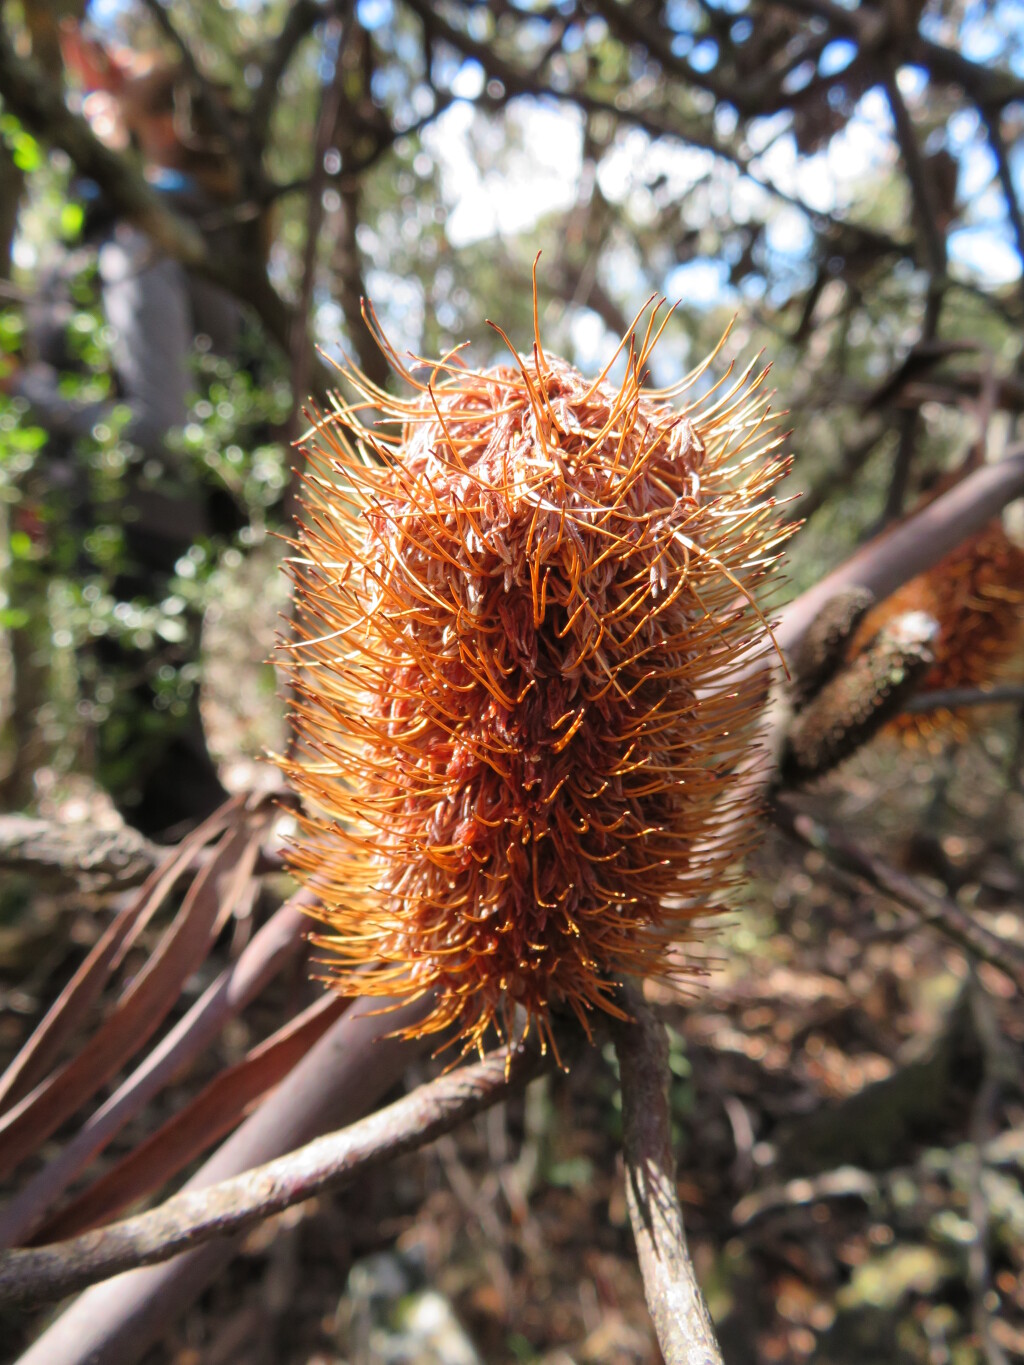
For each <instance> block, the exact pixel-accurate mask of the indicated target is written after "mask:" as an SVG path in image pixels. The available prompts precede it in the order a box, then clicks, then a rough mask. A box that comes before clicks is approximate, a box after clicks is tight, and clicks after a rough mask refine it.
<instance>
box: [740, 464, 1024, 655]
mask: <svg viewBox="0 0 1024 1365" xmlns="http://www.w3.org/2000/svg"><path fill="white" fill-rule="evenodd" d="M1022 495H1024V445H1016V446H1013V447H1012V448H1011V449H1010V450H1008V451H1007V452H1006V454H1005V456H1004V457H1003V459H1001V460H999V461H997V462H996V463H995V464H989V465H985V466H983V467H982V468H981V469H977V470H975V471H974V472H973V473H971V474H969V475H968V476H967V478H965V479H961V481H960V482H959V483H958V484H957V485H956V486H955V487H954V488H951V489H950V490H949V492H948V493H944V494H942V496H941V497H938V498H936V499H935V501H934V502H932V503H929V505H928V506H927V507H925V508H924V509H923V510H922V511H920V512H918V513H917V514H916V516H912V517H910V518H909V519H908V520H907V521H905V522H903V523H902V524H900V525H898V526H895V527H894V528H893V529H892V530H891V531H888V532H886V534H885V535H883V536H881V537H879V538H878V539H876V540H872V541H870V542H869V543H868V544H867V545H865V546H863V547H862V548H861V549H860V550H858V551H857V553H856V554H854V555H851V556H850V558H849V559H848V560H846V562H845V563H843V564H840V566H839V567H838V568H837V569H834V570H833V571H832V573H830V574H828V575H826V577H825V578H823V579H821V580H820V582H818V583H816V584H815V585H814V587H813V588H809V589H808V590H807V592H805V593H801V595H800V596H799V597H798V598H795V599H794V601H792V602H790V603H789V605H788V606H786V607H785V608H783V611H782V616H781V619H780V621H779V624H778V625H777V626H776V628H775V638H776V640H777V641H778V643H779V646H780V648H781V649H782V650H784V651H786V652H789V651H791V650H793V649H794V648H795V647H796V646H797V645H798V644H799V642H800V640H801V639H802V638H803V636H804V634H805V632H806V631H807V629H808V628H809V627H810V625H811V622H812V621H813V620H814V619H815V617H816V616H817V615H818V612H819V611H820V610H821V608H822V607H823V606H824V604H825V603H826V602H827V601H828V600H829V598H830V597H835V596H836V594H837V593H840V592H843V591H845V590H846V589H848V588H852V587H860V588H866V589H867V590H868V592H870V593H871V594H872V595H873V596H874V597H876V598H877V599H878V600H879V601H882V600H883V599H884V598H886V597H888V596H889V595H890V594H891V593H893V592H895V591H896V589H897V588H899V587H901V586H902V585H903V584H904V583H907V582H909V581H910V579H912V578H915V577H916V576H917V575H918V574H919V573H924V571H925V570H926V569H930V568H931V567H932V565H933V564H937V563H938V562H939V560H940V559H942V558H943V556H944V555H947V554H948V553H949V551H950V550H952V549H955V548H956V546H957V545H959V544H960V543H961V541H963V540H966V539H967V537H968V536H970V535H973V534H974V532H975V531H980V530H981V528H982V527H983V526H984V525H985V524H986V523H987V522H989V521H991V520H992V518H993V517H994V516H998V514H999V513H1000V512H1001V511H1002V510H1003V508H1004V507H1005V506H1006V505H1007V504H1008V503H1010V502H1013V501H1014V499H1016V498H1019V497H1021V496H1022ZM759 666H760V665H759Z"/></svg>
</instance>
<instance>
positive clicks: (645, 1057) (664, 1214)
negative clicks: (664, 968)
mask: <svg viewBox="0 0 1024 1365" xmlns="http://www.w3.org/2000/svg"><path fill="white" fill-rule="evenodd" d="M623 1004H624V1006H625V1008H626V1010H627V1011H628V1013H629V1014H630V1015H631V1016H632V1017H631V1018H630V1019H628V1020H615V1021H613V1024H612V1036H613V1038H614V1041H615V1051H616V1055H617V1056H618V1059H619V1074H620V1081H621V1087H622V1121H623V1140H624V1155H625V1163H626V1202H627V1204H628V1206H629V1216H630V1221H631V1222H632V1224H633V1234H634V1236H635V1238H636V1247H637V1255H638V1257H639V1261H640V1271H641V1274H642V1275H643V1280H644V1294H645V1295H646V1298H647V1307H648V1308H649V1309H650V1313H651V1317H652V1319H653V1321H654V1328H655V1331H656V1332H657V1335H658V1345H659V1346H660V1347H661V1351H662V1354H663V1356H664V1357H665V1362H666V1365H722V1353H721V1350H720V1348H719V1346H718V1342H717V1339H716V1337H715V1329H714V1325H713V1324H712V1321H711V1314H710V1313H709V1311H708V1306H707V1304H706V1303H705V1302H704V1296H703V1294H702V1293H701V1291H700V1286H699V1285H698V1283H697V1276H696V1273H695V1271H694V1268H693V1262H692V1261H691V1259H690V1253H689V1251H688V1249H687V1246H686V1229H685V1227H684V1225H683V1210H682V1207H681V1205H680V1203H679V1194H678V1191H677V1189H676V1163H675V1156H674V1155H673V1152H672V1120H671V1112H670V1109H669V1098H668V1096H669V1081H670V1072H669V1067H668V1038H667V1036H666V1033H665V1027H664V1025H663V1024H662V1023H661V1022H660V1021H659V1020H658V1018H657V1017H656V1015H655V1014H654V1011H653V1010H652V1009H651V1007H650V1006H649V1005H647V1004H646V1003H645V1001H644V999H643V997H642V996H641V994H640V992H639V991H638V990H637V989H636V988H635V987H628V988H627V989H626V990H625V991H624V1000H623Z"/></svg>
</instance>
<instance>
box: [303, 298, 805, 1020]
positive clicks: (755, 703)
mask: <svg viewBox="0 0 1024 1365" xmlns="http://www.w3.org/2000/svg"><path fill="white" fill-rule="evenodd" d="M637 321H638V322H639V318H638V319H637ZM663 326H664V324H662V327H663ZM496 330H497V329H496ZM661 331H662V328H661V327H656V326H655V319H654V318H652V320H651V323H650V324H649V326H648V328H647V332H646V335H645V337H644V340H643V344H642V345H641V346H640V347H639V349H638V348H637V344H636V340H635V338H634V337H632V336H630V337H627V338H624V341H623V343H622V346H620V348H619V350H620V351H621V350H622V349H623V346H625V348H626V350H627V359H628V364H627V365H626V371H625V376H624V378H623V381H622V384H621V386H620V387H619V388H616V387H615V386H614V385H612V384H611V383H610V382H609V380H608V378H607V373H608V372H607V370H606V371H604V372H602V375H601V376H600V377H599V378H598V379H597V380H594V381H593V382H590V381H588V380H586V379H584V377H583V376H582V375H581V374H579V373H578V372H577V371H576V370H575V369H573V368H572V366H570V365H568V364H567V363H566V362H565V361H563V360H561V359H559V358H557V357H555V356H551V355H548V354H546V353H545V351H544V348H543V347H542V345H541V344H540V338H539V335H538V336H537V337H536V338H535V345H534V348H533V352H532V356H531V358H530V359H529V360H527V359H525V358H524V357H521V356H518V355H516V354H515V352H513V355H514V358H515V364H513V365H499V366H497V367H495V368H494V369H491V370H488V371H485V372H477V371H473V370H470V369H468V368H466V367H464V366H463V364H462V362H461V360H460V359H459V358H458V357H457V356H455V355H454V353H453V354H452V355H451V356H449V357H447V358H446V359H445V360H443V361H441V362H434V363H432V364H428V362H418V363H422V364H424V365H426V366H427V373H429V374H430V375H431V382H430V383H429V384H426V385H425V384H422V383H420V382H419V381H418V380H416V379H415V378H414V377H413V375H412V374H411V373H410V371H409V370H408V369H407V368H406V367H405V366H404V364H402V362H400V361H398V358H397V356H394V355H393V352H392V351H391V349H390V348H389V347H388V345H387V343H386V342H384V341H383V340H382V343H381V344H382V346H383V347H384V349H385V353H387V354H389V355H391V356H392V358H393V359H394V361H395V362H396V367H397V368H399V372H400V374H401V375H402V376H403V377H404V378H405V379H406V380H407V381H408V382H409V383H410V385H411V386H412V388H413V389H414V391H415V392H414V396H413V397H412V398H411V399H409V398H405V399H391V398H389V397H387V396H386V395H384V394H383V393H381V392H380V391H377V390H374V389H373V388H372V387H371V386H370V385H369V384H368V383H367V381H365V380H364V379H363V377H362V376H361V375H359V374H355V373H351V374H348V376H347V377H348V378H349V380H350V381H351V382H352V383H353V384H354V386H355V387H356V389H357V391H359V392H360V393H361V394H362V395H363V397H364V398H365V399H366V403H359V404H356V405H344V404H342V403H340V402H338V403H336V404H335V407H334V411H333V412H332V413H331V414H330V415H329V416H326V417H324V418H322V419H321V420H320V421H319V422H318V423H316V424H315V426H314V430H313V440H312V446H311V450H310V457H311V460H312V461H313V464H314V468H315V474H314V475H313V476H311V477H310V478H309V479H307V481H306V490H307V491H306V515H305V518H304V524H303V526H302V528H301V530H300V532H299V535H298V540H297V554H296V558H295V563H294V568H293V579H294V587H295V597H296V610H297V615H298V622H297V626H298V628H297V630H296V638H295V639H294V640H293V641H292V642H290V643H288V644H287V645H283V646H282V654H283V656H284V659H285V667H286V669H287V670H288V671H289V673H290V675H291V677H292V680H293V683H294V691H295V694H296V696H297V697H298V698H299V702H298V704H297V705H296V707H295V709H294V714H293V717H292V723H293V725H294V726H295V732H296V745H295V751H294V757H293V758H292V759H291V760H290V761H288V762H286V763H285V764H284V766H285V769H286V771H287V773H288V775H289V777H290V779H291V781H292V783H293V785H294V787H295V788H296V790H297V791H298V792H299V793H300V794H301V796H302V797H303V798H304V801H305V805H306V809H307V812H308V813H307V815H306V816H305V818H304V829H303V833H302V835H301V836H300V838H299V840H298V841H297V844H296V847H295V849H294V850H293V853H292V861H293V865H294V866H295V868H296V870H297V871H298V872H299V873H300V874H301V875H302V876H303V878H304V880H305V881H306V882H307V883H308V884H309V886H310V887H311V889H312V890H314V891H315V893H316V894H317V896H318V897H319V899H320V903H321V906H322V909H321V911H320V912H319V913H320V915H321V916H322V918H323V920H324V922H325V925H326V930H325V933H324V934H323V935H322V936H321V937H320V938H319V940H318V942H319V944H320V946H321V947H322V948H323V949H324V950H325V953H326V954H327V961H328V963H329V966H330V970H331V973H332V977H333V980H334V982H335V984H336V985H337V987H338V989H339V990H342V991H345V992H349V993H354V994H358V995H365V996H374V995H379V996H391V997H394V996H395V995H399V996H405V997H412V996H417V995H422V994H424V993H426V992H433V993H434V998H435V1001H436V1003H435V1005H434V1008H433V1011H432V1013H431V1015H430V1017H429V1018H428V1019H427V1021H426V1022H425V1023H424V1024H423V1025H422V1026H421V1031H423V1032H435V1031H437V1032H440V1031H442V1030H447V1029H449V1028H454V1030H455V1033H456V1036H457V1037H459V1038H461V1040H462V1041H463V1044H464V1046H465V1047H480V1046H482V1043H483V1038H484V1035H485V1034H486V1032H487V1031H488V1029H489V1028H491V1027H492V1026H494V1027H495V1028H496V1029H497V1031H498V1033H499V1034H500V1035H501V1036H502V1037H503V1038H504V1039H506V1040H508V1041H509V1042H511V1041H512V1040H513V1036H514V1019H515V1013H516V1010H517V1008H519V1007H521V1009H522V1010H523V1012H524V1014H525V1018H526V1027H527V1028H529V1027H530V1026H531V1024H532V1025H533V1026H535V1027H538V1028H539V1029H540V1032H541V1036H542V1039H543V1040H544V1041H545V1042H551V1043H553V1042H554V1039H553V1035H552V1031H551V1024H550V1013H551V1011H553V1010H568V1011H571V1012H572V1013H573V1014H574V1015H575V1016H576V1017H577V1018H578V1019H579V1021H580V1023H581V1024H582V1026H583V1027H584V1029H586V1030H587V1031H588V1032H589V1020H590V1017H591V1016H592V1013H593V1011H594V1010H595V1009H596V1010H604V1011H607V1012H609V1013H612V1014H617V1013H618V1008H617V1006H616V1005H615V1003H614V999H613V995H614V990H615V987H616V984H617V983H618V981H620V980H621V979H622V977H623V976H626V975H636V976H641V977H645V976H651V975H657V976H663V977H667V976H678V975H682V974H684V973H686V972H687V971H688V970H690V971H691V972H692V970H693V968H692V967H690V968H688V967H687V964H686V963H685V961H684V960H682V959H681V957H680V954H679V953H678V952H676V951H673V949H674V945H676V944H677V943H679V942H681V941H685V940H686V939H687V938H691V939H692V938H693V936H694V933H695V930H694V927H693V921H694V920H695V919H696V918H698V917H700V916H704V915H706V914H708V913H709V912H711V911H713V910H715V909H718V908H720V907H721V905H722V903H723V900H725V899H727V895H728V891H729V889H730V887H731V886H732V885H733V884H734V883H735V880H736V877H737V866H738V862H739V860H740V859H741V857H742V855H743V853H744V851H745V849H746V847H747V845H748V844H749V842H750V840H751V838H752V835H753V827H754V815H755V813H756V812H755V810H754V809H753V808H751V809H750V811H749V816H750V818H749V819H748V820H746V821H742V820H735V819H730V821H729V823H728V828H729V836H728V840H727V842H723V841H722V840H721V839H717V840H716V838H715V822H716V818H719V817H720V815H721V811H722V809H723V808H725V807H727V806H728V805H729V803H730V802H735V800H736V799H737V795H738V789H737V787H736V780H735V778H734V776H733V771H734V769H735V767H736V764H737V760H738V759H739V758H740V757H741V756H742V755H743V753H744V751H745V749H746V748H747V746H748V744H749V743H750V739H751V734H752V730H753V726H754V724H755V722H756V720H757V717H758V714H759V712H760V709H761V707H762V705H763V703H764V688H763V681H762V679H760V678H758V677H756V676H753V677H752V676H751V670H750V669H749V668H745V669H744V670H743V671H744V674H745V678H746V680H745V681H741V682H739V683H736V682H735V681H733V680H732V679H731V677H730V672H729V668H728V665H729V662H730V659H732V658H737V659H738V658H740V657H742V658H743V660H744V663H748V662H749V660H750V657H751V651H756V650H758V649H761V650H763V651H764V652H765V653H766V654H767V652H768V650H769V649H770V648H771V640H770V634H769V630H768V627H767V624H766V621H765V618H764V615H763V612H762V611H761V610H760V608H759V607H758V606H757V604H756V601H755V594H756V593H759V592H760V589H761V588H762V586H763V585H764V580H765V579H766V578H767V576H768V575H769V574H770V572H771V570H772V568H773V566H774V564H775V562H776V560H777V549H778V545H779V543H780V540H781V539H782V535H783V533H781V532H780V530H779V529H778V527H777V526H776V525H775V519H774V513H773V512H772V510H771V509H772V499H771V498H770V496H769V490H770V488H771V485H772V484H773V483H774V481H775V480H776V479H777V478H779V477H781V475H782V474H783V473H784V472H785V461H783V460H781V459H779V457H778V456H777V455H776V454H775V453H774V452H775V450H776V447H777V446H778V444H779V439H780V438H779V437H778V435H777V433H776V432H775V431H774V430H773V429H772V428H770V427H769V426H768V425H767V424H766V422H765V416H766V414H767V411H768V409H767V398H766V397H763V396H760V395H759V394H757V393H756V389H757V385H758V384H759V382H760V379H755V380H751V379H750V374H751V370H747V371H746V372H745V373H744V375H743V376H742V377H741V378H740V380H738V381H737V380H735V379H734V380H733V381H732V382H731V383H728V384H726V383H720V384H719V385H717V386H716V389H717V392H716V393H715V395H714V398H713V399H712V402H711V403H709V404H708V411H709V413H710V414H711V415H710V416H709V417H707V418H706V419H705V418H704V417H702V410H701V404H700V402H696V403H693V404H691V406H690V407H688V408H687V409H686V411H685V413H684V414H680V413H679V412H677V411H675V410H674V409H673V407H672V405H671V401H670V400H672V399H675V398H676V397H677V396H678V394H679V393H680V392H682V391H683V390H684V388H685V386H684V385H677V386H674V388H673V389H672V390H670V391H664V392H661V391H657V390H651V391H648V390H645V389H644V388H643V383H644V379H645V375H644V374H643V373H642V368H641V367H642V366H643V364H644V363H645V362H646V360H647V359H648V357H649V354H650V350H651V348H652V347H653V345H654V343H655V342H656V341H657V340H658V338H659V337H660V335H661ZM510 349H511V347H510ZM704 368H705V367H701V368H700V369H698V370H696V371H694V373H693V375H692V376H691V377H690V382H691V383H693V382H695V381H696V380H697V379H698V378H699V376H700V375H701V374H702V373H703V369H704ZM761 378H763V376H761ZM371 400H372V402H373V403H374V404H375V405H377V406H378V407H379V408H380V409H381V410H382V411H383V414H384V418H385V421H386V422H391V423H394V424H396V425H395V427H392V428H391V430H392V431H394V430H396V429H397V428H398V427H400V432H401V434H400V436H396V435H388V436H382V435H374V434H373V433H371V432H369V431H368V430H367V429H366V428H365V427H364V426H363V424H362V421H361V419H360V417H359V415H358V410H359V409H360V408H364V407H365V406H366V405H367V404H368V403H369V402H370V401H371ZM378 430H379V428H378ZM370 451H372V452H373V455H374V456H376V460H375V459H374V458H373V457H372V456H371V455H370V454H369V452H370Z"/></svg>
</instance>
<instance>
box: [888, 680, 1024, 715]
mask: <svg viewBox="0 0 1024 1365" xmlns="http://www.w3.org/2000/svg"><path fill="white" fill-rule="evenodd" d="M1006 702H1009V703H1011V704H1013V703H1016V704H1017V705H1019V704H1020V703H1021V702H1024V683H1006V684H1005V685H1003V686H1002V687H946V688H938V689H937V690H936V691H934V692H919V693H918V694H917V696H916V697H911V698H910V699H909V701H906V702H904V704H903V705H902V706H901V707H900V710H901V711H902V712H903V713H904V714H905V715H914V716H917V715H921V714H922V713H924V712H927V711H952V710H954V709H955V708H958V707H961V706H996V705H1000V704H1003V703H1006Z"/></svg>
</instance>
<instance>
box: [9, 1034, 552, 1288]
mask: <svg viewBox="0 0 1024 1365" xmlns="http://www.w3.org/2000/svg"><path fill="white" fill-rule="evenodd" d="M549 1064H550V1062H549V1059H548V1058H545V1057H543V1056H542V1055H541V1054H540V1052H539V1050H536V1049H523V1050H521V1051H519V1052H516V1053H514V1054H512V1056H511V1057H508V1056H507V1055H506V1053H504V1052H500V1053H492V1054H491V1055H490V1056H489V1057H486V1058H485V1059H484V1060H483V1061H482V1062H477V1063H475V1064H473V1065H472V1066H467V1067H461V1068H460V1069H459V1070H457V1071H454V1072H451V1073H450V1074H449V1075H446V1076H441V1077H439V1078H438V1079H437V1080H434V1081H431V1082H429V1083H428V1084H426V1085H422V1086H420V1087H419V1089H417V1090H414V1091H413V1093H412V1094H411V1095H407V1096H406V1097H405V1098H404V1099H401V1100H397V1101H396V1102H395V1103H394V1104H390V1105H388V1106H387V1107H386V1108H384V1109H380V1110H378V1111H377V1113H375V1114H372V1115H371V1116H370V1117H369V1118H366V1119H363V1120H361V1121H360V1122H359V1123H355V1124H353V1125H352V1126H351V1127H349V1128H343V1129H341V1130H340V1131H339V1132H336V1133H329V1134H327V1136H326V1137H322V1138H317V1139H316V1140H315V1141H313V1142H310V1143H308V1144H307V1145H306V1146H305V1147H300V1148H299V1149H298V1150H297V1151H294V1152H289V1154H288V1155H287V1156H283V1157H279V1158H278V1159H277V1160H276V1161H270V1162H267V1164H266V1165H264V1166H258V1167H257V1168H256V1169H255V1170H251V1171H247V1172H246V1173H245V1174H244V1175H240V1176H236V1177H234V1178H232V1179H229V1180H225V1181H223V1182H221V1183H220V1184H219V1185H213V1186H210V1187H208V1188H207V1189H204V1190H197V1191H189V1192H187V1193H184V1194H179V1195H175V1196H174V1197H173V1198H172V1199H168V1200H167V1202H166V1203H164V1204H161V1205H160V1207H159V1208H156V1209H152V1210H151V1211H150V1212H148V1213H142V1214H139V1215H138V1216H137V1217H135V1218H126V1219H125V1220H124V1221H123V1222H120V1223H113V1224H111V1225H110V1226H109V1227H106V1228H100V1229H98V1230H96V1231H94V1232H87V1233H84V1234H83V1235H82V1236H80V1237H72V1238H70V1239H69V1240H68V1241H66V1242H55V1243H53V1244H52V1245H51V1246H47V1247H39V1248H34V1249H32V1250H28V1251H12V1252H8V1253H7V1254H6V1255H4V1256H3V1257H0V1303H31V1302H36V1301H39V1300H43V1299H55V1298H61V1297H63V1296H64V1295H65V1294H71V1293H74V1292H75V1291H76V1290H79V1289H84V1288H85V1286H86V1285H90V1284H95V1283H96V1282H97V1281H98V1280H103V1279H107V1278H109V1277H110V1276H111V1275H116V1274H118V1273H119V1272H121V1271H123V1270H129V1269H132V1268H134V1267H135V1266H139V1265H152V1264H153V1263H154V1262H157V1261H165V1260H169V1259H170V1257H172V1256H175V1255H177V1254H178V1253H179V1252H181V1251H187V1250H189V1249H190V1248H192V1247H195V1246H199V1245H201V1244H202V1243H203V1242H206V1241H209V1240H210V1239H211V1238H214V1237H224V1236H228V1235H230V1234H232V1233H237V1232H242V1231H244V1230H245V1229H246V1228H248V1227H251V1226H252V1225H253V1224H254V1223H258V1222H261V1221H262V1220H263V1219H265V1218H269V1217H270V1216H271V1215H272V1214H275V1213H280V1212H281V1210H282V1209H286V1208H290V1207H291V1206H292V1205H293V1204H300V1203H302V1202H303V1200H306V1199H309V1198H311V1197H312V1196H313V1195H315V1194H319V1193H320V1192H321V1191H325V1190H331V1189H336V1188H338V1186H340V1185H342V1184H344V1183H346V1182H347V1181H350V1180H351V1179H352V1178H353V1177H354V1176H355V1175H357V1174H359V1175H361V1174H365V1173H366V1172H367V1171H370V1170H372V1169H375V1168H376V1167H378V1166H382V1165H383V1164H384V1163H385V1162H387V1161H392V1160H394V1159H395V1157H398V1156H402V1155H403V1154H404V1153H405V1152H410V1151H413V1150H414V1149H415V1148H417V1147H421V1146H423V1145H424V1143H427V1142H430V1141H432V1140H433V1139H434V1138H435V1137H438V1136H440V1134H442V1133H447V1132H450V1131H451V1129H452V1128H455V1127H457V1126H458V1125H459V1124H460V1123H463V1122H465V1121H466V1120H467V1119H469V1118H472V1116H473V1115H474V1114H478V1113H480V1111H481V1110H483V1109H487V1108H489V1107H490V1106H491V1105H492V1104H496V1103H497V1102H498V1101H499V1100H502V1099H504V1098H506V1097H507V1096H508V1095H509V1094H511V1093H513V1092H514V1091H515V1090H517V1089H519V1087H520V1086H523V1085H525V1084H526V1082H527V1081H529V1080H532V1079H533V1077H534V1076H537V1075H539V1074H540V1072H541V1071H542V1070H543V1069H544V1068H545V1066H547V1065H549Z"/></svg>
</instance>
